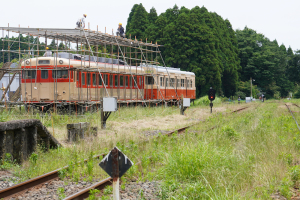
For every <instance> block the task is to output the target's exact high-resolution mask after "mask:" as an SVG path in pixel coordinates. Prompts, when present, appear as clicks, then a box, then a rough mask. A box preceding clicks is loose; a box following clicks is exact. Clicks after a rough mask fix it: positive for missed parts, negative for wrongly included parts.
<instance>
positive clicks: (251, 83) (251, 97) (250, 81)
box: [250, 77, 252, 101]
mask: <svg viewBox="0 0 300 200" xmlns="http://www.w3.org/2000/svg"><path fill="white" fill-rule="evenodd" d="M250 83H251V89H250V90H251V96H250V98H251V101H252V77H251V78H250Z"/></svg>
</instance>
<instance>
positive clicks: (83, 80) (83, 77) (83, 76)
mask: <svg viewBox="0 0 300 200" xmlns="http://www.w3.org/2000/svg"><path fill="white" fill-rule="evenodd" d="M81 85H85V73H83V72H81Z"/></svg>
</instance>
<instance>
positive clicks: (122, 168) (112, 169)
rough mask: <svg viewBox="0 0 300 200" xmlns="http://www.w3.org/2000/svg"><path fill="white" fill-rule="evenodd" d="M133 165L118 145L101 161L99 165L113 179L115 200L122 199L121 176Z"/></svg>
mask: <svg viewBox="0 0 300 200" xmlns="http://www.w3.org/2000/svg"><path fill="white" fill-rule="evenodd" d="M132 165H133V162H131V160H129V159H128V158H127V156H126V155H125V154H123V153H122V152H121V151H120V150H119V149H118V148H117V147H114V148H113V149H112V150H111V151H110V152H109V153H108V154H107V155H106V156H105V157H104V158H103V159H102V161H101V162H100V163H99V166H100V167H101V168H102V169H103V170H104V171H105V172H106V173H107V174H108V175H109V176H110V177H111V178H112V179H113V200H119V199H120V190H119V184H120V178H121V177H122V176H123V175H124V174H125V172H126V171H127V170H128V169H129V168H130V167H131V166H132Z"/></svg>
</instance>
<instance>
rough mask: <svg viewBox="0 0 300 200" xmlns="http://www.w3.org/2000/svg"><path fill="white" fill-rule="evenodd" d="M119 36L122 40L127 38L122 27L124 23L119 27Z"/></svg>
mask: <svg viewBox="0 0 300 200" xmlns="http://www.w3.org/2000/svg"><path fill="white" fill-rule="evenodd" d="M117 36H121V37H122V38H124V37H125V31H124V28H123V26H122V23H119V27H118V30H117Z"/></svg>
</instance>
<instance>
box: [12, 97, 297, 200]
mask: <svg viewBox="0 0 300 200" xmlns="http://www.w3.org/2000/svg"><path fill="white" fill-rule="evenodd" d="M250 105H252V106H251V108H249V109H247V110H244V111H242V112H240V113H235V114H232V115H228V114H227V115H225V114H224V115H223V114H214V115H212V116H211V117H209V118H208V119H207V120H206V121H205V122H202V123H200V124H199V125H197V126H194V127H193V128H190V129H189V130H187V131H186V133H185V134H182V135H178V134H174V135H173V136H171V137H168V136H164V135H160V136H159V137H158V138H153V139H150V140H147V141H145V140H144V139H145V138H143V137H141V135H140V134H136V135H134V136H132V137H130V138H126V137H124V138H119V139H118V141H115V140H113V139H112V138H113V137H114V135H108V136H107V137H108V138H107V140H106V141H105V142H103V141H100V140H97V139H94V140H92V141H81V142H80V143H78V144H74V146H73V147H69V148H59V149H56V150H51V151H49V152H47V153H44V152H43V151H42V149H40V150H39V151H38V152H37V153H36V155H37V156H33V157H32V159H31V160H30V161H28V162H26V163H25V164H24V165H23V166H21V167H15V168H14V172H15V174H17V175H18V176H19V177H25V179H26V178H29V177H35V176H37V175H40V174H42V173H46V172H49V171H51V170H53V169H57V168H60V167H62V166H64V165H68V164H69V165H71V164H72V165H73V164H74V163H75V162H76V161H81V160H83V159H84V158H87V157H90V158H91V156H92V155H94V154H100V153H106V152H108V151H109V150H110V149H111V148H113V147H114V146H118V147H119V149H121V150H122V151H123V152H124V153H125V154H126V155H127V156H128V157H129V158H130V159H131V160H132V161H133V162H134V163H138V162H139V161H141V163H140V164H138V165H134V166H133V167H132V168H131V169H130V170H129V171H128V172H127V173H126V174H125V178H126V179H128V181H129V180H131V179H135V180H139V181H144V180H160V181H162V188H161V189H162V190H161V193H160V198H162V199H270V195H271V194H272V193H274V192H276V191H279V192H280V193H281V194H282V195H284V196H285V197H287V198H290V197H291V196H292V194H291V191H290V188H291V187H297V186H298V185H299V181H300V167H299V166H298V164H299V163H300V161H299V160H298V159H297V158H298V157H299V156H300V155H299V154H300V153H299V149H300V134H299V131H298V129H297V127H296V125H295V123H294V121H293V119H292V117H291V116H290V114H289V113H288V112H287V110H286V108H285V106H284V104H278V103H267V104H263V103H260V102H258V103H252V104H250ZM220 106H222V105H220ZM235 106H238V105H235ZM256 106H258V107H257V109H255V107H256ZM200 108H202V107H199V106H198V107H194V108H193V109H194V110H191V111H190V112H195V111H196V110H197V109H200ZM234 108H235V107H229V110H233V109H234ZM133 109H135V108H128V110H127V108H124V109H123V110H124V113H122V114H121V113H120V115H119V114H118V113H115V115H114V116H113V117H114V118H112V120H114V121H118V120H119V121H126V120H128V121H127V122H130V120H132V119H131V118H135V117H136V115H138V114H136V113H134V112H140V113H139V114H140V115H138V116H139V117H151V116H149V114H150V113H152V115H153V116H156V115H159V114H160V115H165V116H168V115H172V114H173V112H178V110H177V109H175V108H173V109H174V110H172V108H168V109H166V110H164V111H163V110H162V108H161V107H159V108H150V109H149V110H148V111H147V109H148V108H146V109H145V108H143V110H140V111H133ZM137 109H139V108H137ZM227 110H228V109H227ZM299 110H300V109H299ZM121 111H122V110H121ZM122 112H123V111H122ZM164 112H165V113H164ZM130 113H131V114H130ZM134 114H135V115H134ZM295 114H297V116H299V117H300V114H299V113H295ZM90 115H91V116H93V115H94V114H90ZM86 116H87V117H88V118H89V119H93V117H91V116H89V114H86ZM121 116H122V117H121ZM70 118H72V117H69V118H68V120H70ZM68 120H67V119H66V121H68ZM96 120H97V118H96V117H95V121H96ZM58 123H62V126H63V122H58ZM214 126H216V128H215V129H213V130H210V131H207V130H208V129H210V128H211V127H214ZM149 158H150V159H149ZM99 162H100V161H99V160H93V159H91V161H90V162H88V163H87V164H83V163H82V164H77V165H74V167H73V168H71V169H70V170H68V171H62V172H61V176H62V178H65V177H69V178H70V179H72V180H74V181H76V180H77V181H78V180H79V179H86V180H89V179H91V178H92V179H95V178H96V179H101V178H105V177H107V175H106V174H105V173H104V172H103V170H101V169H100V167H99V166H98V163H99Z"/></svg>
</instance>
